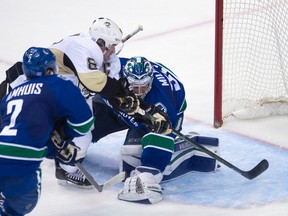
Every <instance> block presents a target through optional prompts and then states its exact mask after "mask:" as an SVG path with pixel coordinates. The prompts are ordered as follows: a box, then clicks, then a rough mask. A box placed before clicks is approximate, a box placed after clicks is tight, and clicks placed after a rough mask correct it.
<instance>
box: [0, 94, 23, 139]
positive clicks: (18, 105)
mask: <svg viewBox="0 0 288 216" xmlns="http://www.w3.org/2000/svg"><path fill="white" fill-rule="evenodd" d="M22 105H23V100H22V99H19V100H12V101H10V102H8V104H7V114H10V113H12V114H11V118H10V124H9V125H7V126H5V127H4V128H3V130H2V131H1V133H0V136H16V134H17V129H12V128H13V127H14V126H15V122H16V119H17V117H18V115H19V113H20V112H21V110H22Z"/></svg>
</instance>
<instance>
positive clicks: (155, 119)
mask: <svg viewBox="0 0 288 216" xmlns="http://www.w3.org/2000/svg"><path fill="white" fill-rule="evenodd" d="M145 113H146V114H145V115H144V116H141V115H140V114H137V116H138V117H140V119H142V121H143V122H144V123H145V124H146V126H147V128H148V129H149V130H150V131H151V132H155V133H160V134H170V133H171V132H172V125H171V122H170V120H169V117H168V115H167V113H165V112H163V111H161V110H160V109H158V108H157V107H155V106H154V105H149V106H148V108H146V109H145ZM147 116H148V117H147Z"/></svg>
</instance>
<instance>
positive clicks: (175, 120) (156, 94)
mask: <svg viewBox="0 0 288 216" xmlns="http://www.w3.org/2000/svg"><path fill="white" fill-rule="evenodd" d="M127 60H128V58H120V61H121V66H122V67H121V71H120V76H122V75H123V71H122V70H123V66H124V65H125V64H126V62H127ZM151 64H152V65H153V67H154V72H153V76H154V79H153V83H152V88H151V90H150V91H149V92H148V94H147V95H146V96H145V98H144V101H145V102H146V103H147V104H154V105H155V106H157V107H158V108H160V109H161V110H162V111H164V112H166V113H167V114H168V116H169V119H170V121H171V124H172V127H173V128H174V129H177V130H179V129H181V127H182V121H183V118H184V111H185V109H186V106H187V104H186V100H185V89H184V86H183V84H182V83H181V82H180V81H179V79H178V78H177V76H176V75H175V74H174V73H173V72H172V71H171V70H169V69H168V68H167V67H165V66H164V65H162V64H160V63H153V62H151ZM114 111H115V112H118V115H119V116H120V117H121V118H122V119H123V120H124V121H125V122H126V123H127V124H128V125H130V126H131V127H145V125H143V124H141V123H137V122H135V119H134V118H133V117H131V116H129V115H127V114H125V113H123V112H121V111H117V110H114Z"/></svg>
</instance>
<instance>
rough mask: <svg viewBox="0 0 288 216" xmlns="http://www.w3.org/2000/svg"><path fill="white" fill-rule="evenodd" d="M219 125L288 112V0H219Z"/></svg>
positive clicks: (216, 109) (216, 89)
mask: <svg viewBox="0 0 288 216" xmlns="http://www.w3.org/2000/svg"><path fill="white" fill-rule="evenodd" d="M215 5H216V7H215V8H216V9H215V68H214V69H215V79H214V81H215V83H214V126H215V127H221V126H222V124H223V122H224V121H225V120H226V119H229V118H234V117H237V118H249V119H251V118H260V117H265V116H269V115H283V114H285V115H287V114H288V1H287V0H216V4H215Z"/></svg>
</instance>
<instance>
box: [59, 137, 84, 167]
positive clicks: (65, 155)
mask: <svg viewBox="0 0 288 216" xmlns="http://www.w3.org/2000/svg"><path fill="white" fill-rule="evenodd" d="M66 143H68V144H67V146H66V148H64V149H62V150H59V149H58V150H57V151H56V158H57V159H58V160H59V161H60V162H61V163H64V164H68V165H75V164H76V163H78V162H80V161H81V160H82V159H83V158H84V156H85V155H82V154H80V153H79V152H80V150H81V149H80V148H79V147H77V146H76V145H75V143H74V142H73V141H66Z"/></svg>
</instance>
